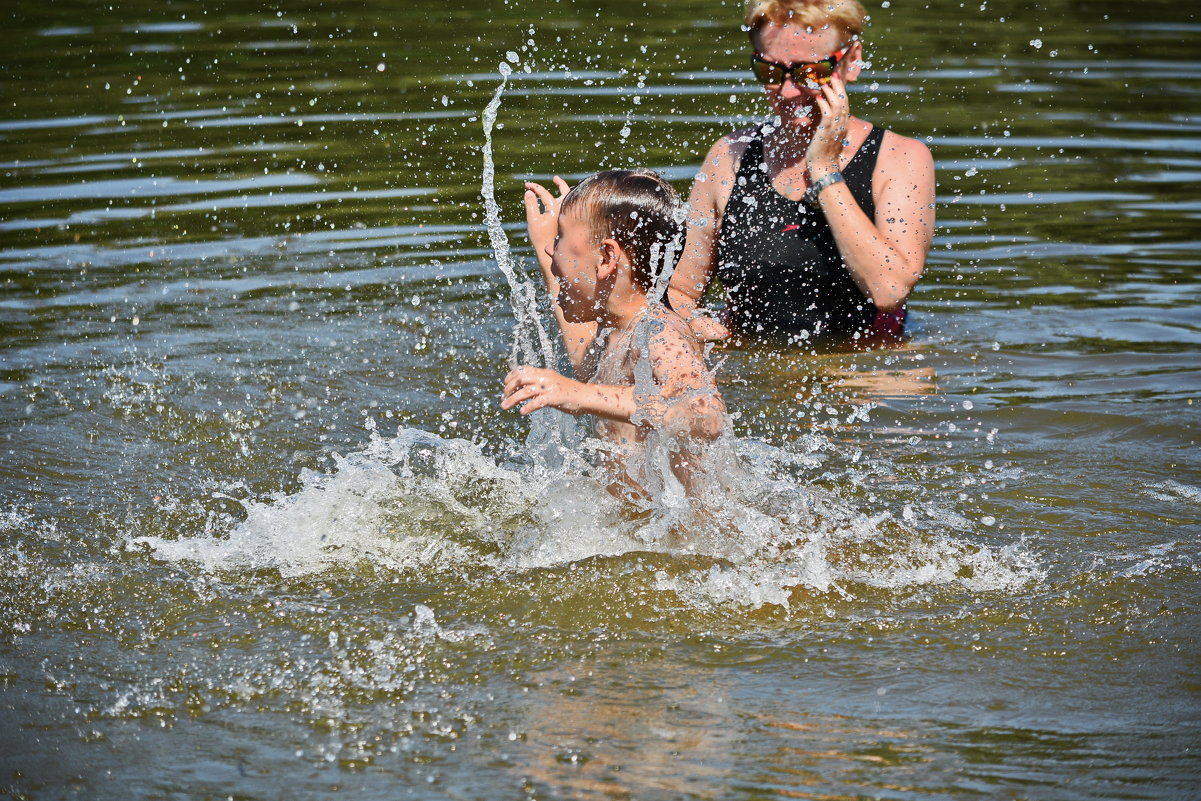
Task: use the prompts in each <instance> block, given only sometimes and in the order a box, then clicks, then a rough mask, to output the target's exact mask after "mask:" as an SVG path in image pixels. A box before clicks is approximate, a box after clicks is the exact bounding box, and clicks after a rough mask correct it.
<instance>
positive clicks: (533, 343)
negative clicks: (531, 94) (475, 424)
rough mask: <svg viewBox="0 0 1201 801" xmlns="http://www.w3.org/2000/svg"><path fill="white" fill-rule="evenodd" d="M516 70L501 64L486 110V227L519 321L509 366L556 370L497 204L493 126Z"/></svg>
mask: <svg viewBox="0 0 1201 801" xmlns="http://www.w3.org/2000/svg"><path fill="white" fill-rule="evenodd" d="M512 72H513V70H512V68H511V67H510V66H509V65H508V64H506V63H505V62H503V61H502V62H501V63H500V85H499V86H497V87H496V92H495V93H494V94H493V95H492V100H491V101H489V103H488V105H487V107H485V109H484V174H483V183H482V186H481V192H482V194H483V196H484V224H485V225H486V226H487V227H488V239H489V241H490V242H491V244H492V252H493V254H494V255H495V256H496V264H497V266H498V267H500V271H501V272H502V273H504V276H505V280H506V281H507V282H508V284H509V302H510V304H511V305H512V307H513V314H514V316H515V317H516V318H517V320H516V323H515V324H514V326H513V348H512V351H511V352H510V355H509V366H510V367H516V366H517V365H518V364H534V365H539V366H544V367H554V364H555V350H554V345H553V344H552V343H551V338H550V337H549V336H547V333H546V329H545V328H543V326H542V320H541V318H540V317H539V315H538V303H537V292H536V291H535V289H534V286H533V284H531V283H530V282H529V281H526V280H524V279H523V278H521V277H520V276H519V275H517V271H516V270H515V269H514V268H513V257H512V254H511V253H510V251H509V240H508V237H506V236H505V230H504V228H503V227H502V225H501V221H500V206H499V205H498V204H497V202H496V165H495V163H494V162H493V160H492V127H493V125H495V124H496V114H497V111H498V110H499V109H500V97H501V94H502V93H503V92H504V90H505V85H506V84H507V83H508V81H509V75H510V74H511V73H512Z"/></svg>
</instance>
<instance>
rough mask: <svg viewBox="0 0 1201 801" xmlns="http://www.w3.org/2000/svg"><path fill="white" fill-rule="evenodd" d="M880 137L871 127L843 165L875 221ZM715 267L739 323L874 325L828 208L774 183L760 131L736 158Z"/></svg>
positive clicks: (843, 330)
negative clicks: (841, 252)
mask: <svg viewBox="0 0 1201 801" xmlns="http://www.w3.org/2000/svg"><path fill="white" fill-rule="evenodd" d="M883 138H884V131H883V130H882V129H880V128H878V127H873V128H872V130H871V131H870V132H869V133H868V135H867V139H866V140H864V142H863V145H862V146H861V147H860V148H859V150H858V152H856V153H855V155H854V156H853V157H852V158H851V161H850V163H848V164H847V166H846V168H844V169H843V170H842V175H843V178H844V179H845V180H846V183H847V187H848V188H849V189H850V190H851V196H852V197H854V198H855V201H856V202H857V203H858V204H859V207H860V208H862V209H863V211H864V213H866V214H867V217H868V219H870V220H872V221H873V222H874V221H875V217H876V207H875V203H874V202H873V201H872V173H873V172H875V169H876V158H877V156H878V155H879V153H880V142H881V140H882V139H883ZM717 275H718V277H719V278H720V279H721V283H722V285H723V286H724V287H725V290H726V299H727V313H728V316H729V320H728V322H729V324H730V325H731V326H732V327H733V328H734V330H736V331H740V332H744V333H748V334H755V333H780V334H800V333H801V332H807V333H808V335H809V336H810V337H814V338H822V339H825V338H850V337H854V336H855V335H856V334H860V335H866V334H869V333H870V332H872V330H873V323H874V322H875V321H876V318H877V313H876V307H875V306H874V305H873V304H872V302H871V301H870V300H868V299H867V297H866V296H865V295H864V294H863V293H862V292H860V291H859V287H857V286H856V285H855V281H854V279H852V278H851V273H850V271H849V270H848V269H847V266H846V264H845V262H843V260H842V257H841V256H840V255H839V253H838V247H837V246H836V245H835V244H834V234H833V232H832V231H831V230H830V224H829V223H828V222H826V216H825V214H823V213H822V212H821V210H820V209H814V208H812V207H810V206H809V205H807V204H806V203H804V202H803V201H796V200H789V199H788V198H786V197H784V196H783V195H781V194H780V193H779V192H777V191H776V189H775V187H773V186H772V182H771V177H770V176H769V175H768V173H767V165H766V164H765V163H764V161H763V133H762V131H759V132H758V133H756V135H755V136H754V138H753V139H752V140H751V141H750V143H749V144H748V145H747V148H746V152H745V153H744V154H743V156H742V161H741V163H740V164H739V165H738V177H737V179H736V180H735V184H734V188H733V190H732V191H731V192H730V199H729V201H728V202H727V204H726V211H725V215H724V216H723V218H722V222H721V234H720V236H719V237H718V240H717Z"/></svg>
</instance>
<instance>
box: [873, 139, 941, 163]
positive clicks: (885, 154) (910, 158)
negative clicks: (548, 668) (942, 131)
mask: <svg viewBox="0 0 1201 801" xmlns="http://www.w3.org/2000/svg"><path fill="white" fill-rule="evenodd" d="M927 162H928V163H931V164H932V163H933V162H934V157H933V156H932V155H931V154H930V148H929V147H927V146H926V143H925V142H923V141H921V140H920V139H914V138H912V137H908V136H902V135H901V134H899V133H897V132H896V131H891V130H883V136H882V137H881V139H880V155H879V156H878V158H877V163H878V164H879V165H880V166H882V167H887V166H889V165H890V164H902V163H904V164H913V163H920V164H925V163H927Z"/></svg>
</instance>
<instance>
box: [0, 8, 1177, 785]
mask: <svg viewBox="0 0 1201 801" xmlns="http://www.w3.org/2000/svg"><path fill="white" fill-rule="evenodd" d="M410 9H411V10H410ZM870 11H871V13H872V16H873V24H872V27H871V29H870V30H869V36H868V41H869V45H870V47H869V56H870V60H871V62H872V64H871V67H870V69H869V70H867V72H866V73H865V75H864V76H863V78H862V79H861V80H860V82H859V85H858V86H857V87H856V91H855V92H854V96H853V98H852V100H853V103H854V104H855V106H856V108H857V109H858V111H859V113H861V115H862V116H865V117H867V118H869V119H872V120H873V121H875V122H877V123H879V124H882V125H885V126H887V127H889V128H892V129H894V130H897V131H899V132H901V133H905V134H908V135H920V136H923V137H925V136H928V137H929V140H928V141H929V144H930V146H931V148H932V150H933V152H934V154H935V158H936V161H937V166H938V170H939V204H940V205H939V219H940V230H939V235H938V237H937V240H936V244H935V249H934V251H933V252H932V254H931V258H930V261H929V264H928V268H927V274H926V278H925V280H924V282H923V283H922V285H921V286H920V287H919V289H918V291H917V292H916V294H915V295H914V297H913V300H912V304H911V314H912V319H913V321H914V335H913V338H912V341H911V342H910V343H909V345H908V346H907V347H906V348H904V349H902V350H899V351H890V352H868V353H822V354H813V353H806V352H800V351H789V350H781V349H779V348H775V347H768V346H763V347H726V348H719V349H717V350H715V351H714V352H713V353H712V354H711V357H712V361H713V362H714V363H715V364H718V365H719V376H720V380H721V383H722V387H723V391H724V393H725V395H726V399H727V403H728V405H729V406H730V408H731V410H732V411H734V412H735V414H736V415H737V416H736V419H735V421H734V427H735V431H736V433H737V434H738V437H739V443H738V465H739V466H740V469H741V470H742V471H744V472H743V473H741V474H740V475H744V476H745V482H746V483H745V484H744V485H743V487H742V491H743V492H744V495H743V496H742V497H743V501H745V503H744V504H743V506H742V507H741V508H742V509H743V513H742V514H741V516H740V517H738V525H739V528H738V532H739V536H736V537H735V536H725V537H724V538H723V537H716V536H709V535H711V534H712V532H704V531H700V532H695V536H696V540H695V543H700V544H699V545H696V546H695V547H679V546H678V545H667V544H665V543H664V541H663V540H661V539H658V538H656V536H655V533H654V532H653V531H651V530H649V529H646V528H642V527H639V526H638V525H634V524H631V523H630V521H628V520H623V519H622V518H621V516H620V514H616V513H615V512H614V510H613V509H612V508H610V507H609V506H607V505H606V500H605V497H604V495H603V493H599V492H598V491H597V487H596V482H595V481H594V480H592V479H591V478H590V476H589V474H588V468H587V465H586V464H583V463H577V462H572V461H570V459H569V460H568V461H566V462H563V463H548V462H547V461H546V459H545V458H544V452H543V451H541V450H539V448H537V447H534V446H532V445H530V444H527V442H526V437H527V433H528V431H529V425H530V422H529V421H528V420H523V419H519V418H517V417H516V416H515V415H511V414H504V413H501V412H500V411H499V410H498V408H497V396H498V392H499V383H498V382H499V378H500V376H501V375H502V374H503V372H504V370H505V369H507V364H508V360H509V358H510V355H511V353H512V352H513V342H514V325H515V317H514V312H513V308H512V305H511V304H510V298H511V292H510V288H509V285H508V283H507V282H506V279H505V276H504V275H503V274H502V273H501V271H500V270H499V269H498V268H497V264H496V261H495V259H494V258H493V255H492V250H491V246H490V244H491V243H490V240H489V237H488V233H487V231H486V229H485V227H484V224H483V222H484V217H485V208H484V203H483V201H482V199H481V196H480V190H481V174H482V170H483V152H482V146H483V143H484V129H483V111H484V108H485V106H486V105H487V104H488V102H489V100H491V99H492V97H493V93H494V91H495V90H496V87H497V85H498V84H499V79H500V75H499V71H498V65H499V64H500V63H501V62H502V61H503V62H505V63H507V64H509V65H510V67H511V70H512V75H511V76H509V83H508V86H507V87H506V90H505V93H504V97H503V101H502V103H501V105H500V107H499V109H498V117H497V122H496V126H495V128H494V129H493V130H492V150H493V155H494V157H495V165H496V179H495V182H496V194H497V200H498V202H499V205H500V208H499V212H500V216H501V219H502V220H503V221H504V222H505V229H506V232H507V234H508V238H509V241H510V242H511V243H512V245H513V247H514V255H515V256H516V257H517V258H518V260H519V261H520V260H521V259H524V260H525V261H524V267H521V266H520V265H519V267H520V268H521V269H523V270H524V271H525V272H526V274H527V275H528V274H529V271H530V270H531V269H532V262H531V259H530V254H529V251H528V248H527V247H526V246H525V241H524V237H523V235H522V232H521V226H520V225H519V224H518V220H519V215H520V181H521V180H523V179H525V178H527V177H534V178H538V179H546V178H548V177H549V175H550V174H551V173H552V172H557V173H560V174H563V175H565V176H566V177H568V178H569V179H575V178H579V177H581V176H583V175H585V174H587V173H590V172H592V171H594V170H595V169H597V168H600V167H604V166H626V165H630V164H638V165H646V166H651V167H655V168H658V169H661V170H663V171H665V172H666V173H667V174H668V175H669V176H670V177H671V178H672V179H673V180H675V181H676V183H677V185H678V186H679V187H680V188H681V189H682V190H684V189H686V188H687V183H688V180H689V179H690V177H691V175H692V172H693V170H694V169H695V165H696V163H697V161H698V160H699V158H700V156H701V155H702V154H703V153H704V151H705V150H706V149H707V147H708V145H709V144H710V143H711V142H712V140H713V139H715V138H716V137H717V136H719V135H720V134H721V133H723V132H724V131H726V130H728V129H729V128H730V127H731V126H734V125H736V124H739V123H742V122H745V121H746V120H749V119H754V118H756V115H759V114H762V113H764V107H763V106H762V104H761V101H759V100H758V99H757V96H756V93H757V92H758V91H759V90H758V89H757V88H756V87H754V86H752V85H751V84H750V83H749V82H748V81H747V80H746V78H747V70H746V69H745V64H744V62H745V60H746V53H745V44H744V40H743V39H742V34H740V33H739V32H738V30H737V27H736V19H737V11H736V9H735V8H734V7H733V5H731V4H727V5H726V6H721V5H717V6H713V5H712V4H701V3H688V2H686V3H672V4H670V5H665V4H659V3H652V4H650V5H645V6H644V5H643V4H642V3H632V2H614V3H606V4H604V5H585V4H579V3H576V4H570V3H547V2H536V3H532V4H521V5H517V4H509V5H504V4H500V5H499V7H495V8H489V9H488V10H487V12H486V13H482V12H480V11H479V10H477V9H473V8H468V7H457V6H453V5H452V6H446V5H445V4H422V3H416V4H409V7H408V8H407V9H406V10H405V11H404V12H403V13H401V12H399V11H397V9H395V8H394V7H392V6H390V5H387V4H382V3H376V4H359V5H358V7H356V8H355V9H350V8H344V7H342V6H338V7H330V6H321V5H318V4H313V5H299V6H292V7H288V8H284V7H280V8H278V9H272V10H271V11H269V12H264V11H262V10H261V9H260V8H258V7H253V6H251V5H249V4H240V3H216V4H198V3H189V4H172V5H171V6H170V7H168V8H164V9H156V10H153V11H142V10H134V9H130V8H125V7H119V6H118V7H114V8H112V9H107V10H105V11H103V12H101V11H98V10H97V9H96V8H95V7H93V6H92V5H90V4H84V3H77V4H72V3H54V4H48V3H47V4H34V3H18V4H17V5H16V6H15V7H14V10H13V11H12V12H11V13H10V15H9V17H8V20H7V22H6V25H7V27H8V36H7V37H6V47H5V54H4V62H3V63H4V70H3V72H2V73H0V98H2V99H3V107H4V109H5V113H4V114H3V117H2V118H0V164H2V165H3V169H2V170H0V210H2V211H0V330H2V331H3V339H2V341H0V437H2V439H0V448H2V450H0V453H2V458H0V504H2V506H0V551H2V558H3V563H4V565H5V567H4V568H3V570H0V787H2V788H4V790H5V791H6V792H7V794H8V795H10V796H13V797H33V798H66V797H81V798H128V797H137V798H165V797H200V798H204V797H213V798H217V797H222V798H224V797H226V796H234V797H243V798H276V797H279V796H280V795H281V794H282V793H285V792H286V793H288V794H290V795H291V796H293V797H298V798H318V797H330V796H338V795H345V796H353V797H356V798H395V797H415V798H431V799H435V798H438V799H440V798H485V797H495V798H523V797H533V798H577V797H592V798H603V797H627V798H639V799H645V798H664V799H666V798H673V799H674V798H748V799H749V798H777V797H780V798H784V797H806V798H808V797H812V798H829V797H859V796H864V797H884V798H926V797H930V798H951V797H954V798H959V797H979V796H981V795H988V796H998V797H1005V798H1180V797H1187V796H1188V795H1189V794H1190V793H1193V792H1195V790H1194V788H1195V786H1196V785H1197V784H1198V782H1199V781H1201V758H1199V757H1198V755H1197V744H1198V742H1199V733H1201V725H1199V724H1201V683H1199V682H1198V680H1197V671H1198V667H1199V666H1201V647H1199V646H1198V641H1199V635H1201V609H1199V607H1198V601H1197V599H1198V597H1201V576H1199V574H1198V571H1199V570H1201V546H1199V545H1198V534H1199V528H1201V526H1199V522H1201V459H1199V458H1198V456H1197V442H1196V440H1197V411H1198V407H1197V405H1196V404H1197V402H1198V398H1199V390H1201V373H1199V369H1198V368H1199V366H1201V360H1199V358H1198V344H1199V342H1201V329H1199V326H1198V323H1197V319H1198V318H1197V312H1196V310H1195V308H1194V307H1195V305H1196V299H1197V297H1198V295H1199V292H1198V290H1199V288H1201V278H1199V277H1198V275H1199V271H1198V265H1199V263H1201V255H1199V252H1201V247H1199V245H1198V237H1197V230H1198V219H1199V216H1201V208H1199V207H1198V204H1197V201H1196V192H1195V191H1194V184H1195V182H1196V180H1197V178H1198V176H1199V175H1201V99H1199V95H1201V62H1199V61H1198V60H1197V57H1196V53H1197V52H1198V48H1197V44H1198V40H1199V38H1201V25H1199V24H1198V23H1197V21H1196V20H1195V19H1194V18H1193V17H1192V16H1190V15H1192V12H1191V11H1189V10H1188V9H1187V8H1184V7H1182V6H1179V5H1176V4H1166V3H1152V4H1143V5H1141V6H1139V7H1138V8H1136V9H1132V8H1130V7H1129V6H1127V5H1123V4H1115V3H1102V4H1091V5H1090V6H1088V7H1087V8H1081V7H1079V6H1078V5H1077V4H1072V3H1066V2H1052V3H1047V4H1044V6H1043V8H1042V10H1041V11H1039V12H1037V14H1032V12H1030V11H1029V10H1028V8H1027V7H1026V6H1024V5H1020V4H1016V3H994V2H988V3H984V4H980V3H968V4H964V5H963V6H960V4H958V3H952V2H942V1H941V0H940V2H935V3H930V4H929V5H928V7H922V8H918V7H910V6H909V5H907V4H902V3H896V2H894V3H892V4H891V7H889V8H882V7H879V6H877V5H873V6H872V8H871V9H870ZM717 301H718V299H716V298H715V299H714V302H717Z"/></svg>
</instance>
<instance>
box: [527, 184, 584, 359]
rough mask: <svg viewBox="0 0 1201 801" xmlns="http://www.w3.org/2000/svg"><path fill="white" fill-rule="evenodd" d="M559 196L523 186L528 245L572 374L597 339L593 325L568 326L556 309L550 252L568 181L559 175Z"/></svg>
mask: <svg viewBox="0 0 1201 801" xmlns="http://www.w3.org/2000/svg"><path fill="white" fill-rule="evenodd" d="M554 182H555V186H556V187H558V189H559V196H558V197H555V196H553V195H552V194H551V193H550V192H549V191H547V189H546V187H544V186H542V185H541V184H536V183H534V182H533V181H527V182H526V184H525V221H526V227H527V230H528V231H529V234H530V244H531V245H533V246H534V255H535V256H537V257H538V267H539V269H540V270H541V271H542V282H543V283H544V284H545V285H546V291H547V294H549V295H550V300H551V308H552V309H553V310H554V313H555V322H557V323H558V324H559V332H560V334H561V335H562V337H563V346H564V347H565V348H567V358H568V360H569V361H570V362H571V367H572V369H573V370H575V374H576V375H579V374H580V366H581V365H582V364H583V363H584V356H585V354H586V353H587V351H588V348H589V346H591V345H592V343H593V341H594V340H595V339H596V331H597V325H596V323H569V322H567V320H566V319H565V318H564V317H563V310H562V309H560V308H559V303H558V300H559V279H558V278H557V277H556V276H555V274H554V272H553V271H552V270H551V261H552V253H553V251H554V246H555V237H556V236H558V233H559V205H560V204H561V203H562V201H563V196H564V195H566V194H567V182H566V181H564V180H563V179H562V178H560V177H559V176H557V175H556V176H555V177H554Z"/></svg>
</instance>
